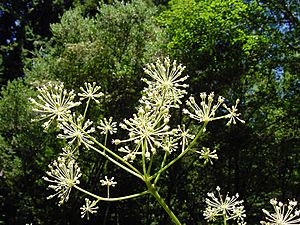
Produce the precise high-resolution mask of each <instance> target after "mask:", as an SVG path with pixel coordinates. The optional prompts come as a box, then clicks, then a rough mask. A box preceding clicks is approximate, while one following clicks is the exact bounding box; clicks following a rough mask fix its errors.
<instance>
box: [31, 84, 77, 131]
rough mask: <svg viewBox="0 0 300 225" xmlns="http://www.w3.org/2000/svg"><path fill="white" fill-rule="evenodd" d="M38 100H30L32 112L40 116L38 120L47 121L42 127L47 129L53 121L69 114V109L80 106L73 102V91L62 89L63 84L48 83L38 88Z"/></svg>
mask: <svg viewBox="0 0 300 225" xmlns="http://www.w3.org/2000/svg"><path fill="white" fill-rule="evenodd" d="M38 93H39V95H38V96H37V97H38V100H35V99H32V98H30V101H31V102H32V103H33V105H34V108H33V109H32V110H33V111H34V112H38V113H39V114H40V119H39V120H47V121H46V122H45V123H44V124H43V127H44V128H45V129H47V128H48V127H49V126H50V124H51V123H52V121H54V120H55V119H57V120H63V118H64V116H68V115H70V114H71V110H70V109H71V108H73V107H75V106H78V105H80V104H81V103H80V102H74V101H73V100H74V98H75V96H76V95H75V94H74V91H73V90H72V91H70V92H68V91H67V90H66V89H64V84H63V83H59V84H57V83H53V82H48V83H47V84H45V85H43V86H42V87H40V88H38Z"/></svg>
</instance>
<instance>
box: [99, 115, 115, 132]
mask: <svg viewBox="0 0 300 225" xmlns="http://www.w3.org/2000/svg"><path fill="white" fill-rule="evenodd" d="M112 119H113V118H112V117H110V118H109V119H108V120H107V119H106V118H104V119H103V120H100V126H97V128H98V129H99V130H101V134H108V133H110V134H113V133H116V132H117V128H116V126H117V122H112Z"/></svg>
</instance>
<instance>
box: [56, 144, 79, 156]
mask: <svg viewBox="0 0 300 225" xmlns="http://www.w3.org/2000/svg"><path fill="white" fill-rule="evenodd" d="M74 153H78V149H76V148H75V149H73V148H72V146H71V145H66V146H65V147H64V148H62V152H61V153H59V155H60V156H62V157H63V158H65V159H75V155H74Z"/></svg>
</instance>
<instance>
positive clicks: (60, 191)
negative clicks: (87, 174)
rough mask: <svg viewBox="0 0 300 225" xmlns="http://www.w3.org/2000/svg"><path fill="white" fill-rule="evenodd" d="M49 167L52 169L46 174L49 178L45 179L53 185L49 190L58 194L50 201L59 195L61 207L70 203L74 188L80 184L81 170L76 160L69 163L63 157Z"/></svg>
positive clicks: (51, 196)
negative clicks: (65, 203)
mask: <svg viewBox="0 0 300 225" xmlns="http://www.w3.org/2000/svg"><path fill="white" fill-rule="evenodd" d="M48 167H49V169H50V171H48V172H47V173H46V174H47V175H48V177H47V176H45V177H43V179H44V180H45V181H48V182H50V183H52V184H51V185H49V188H51V189H53V190H54V191H55V192H56V194H54V195H50V196H49V197H48V199H50V198H53V197H55V196H56V195H57V196H58V198H59V199H60V200H59V205H61V204H63V203H64V202H66V201H68V199H69V195H70V192H71V189H72V187H74V186H75V185H77V184H79V183H80V181H79V178H80V177H81V175H82V174H81V172H80V168H79V166H78V164H77V163H76V162H75V160H73V159H71V160H70V161H67V160H66V159H65V158H63V157H59V158H58V159H57V160H55V161H54V162H53V163H52V165H49V166H48Z"/></svg>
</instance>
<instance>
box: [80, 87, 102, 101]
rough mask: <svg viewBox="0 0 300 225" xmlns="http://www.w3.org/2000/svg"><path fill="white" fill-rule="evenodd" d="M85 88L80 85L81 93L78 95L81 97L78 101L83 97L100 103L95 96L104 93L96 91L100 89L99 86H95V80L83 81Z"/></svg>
mask: <svg viewBox="0 0 300 225" xmlns="http://www.w3.org/2000/svg"><path fill="white" fill-rule="evenodd" d="M84 86H85V89H84V88H83V87H80V90H81V91H82V93H79V94H78V96H80V97H81V98H80V99H79V100H80V101H82V100H84V99H93V100H94V101H95V102H96V103H100V102H99V100H98V99H97V98H100V97H102V96H103V95H104V94H103V93H102V92H98V91H99V90H100V88H101V87H100V86H96V82H93V84H91V83H84Z"/></svg>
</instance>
